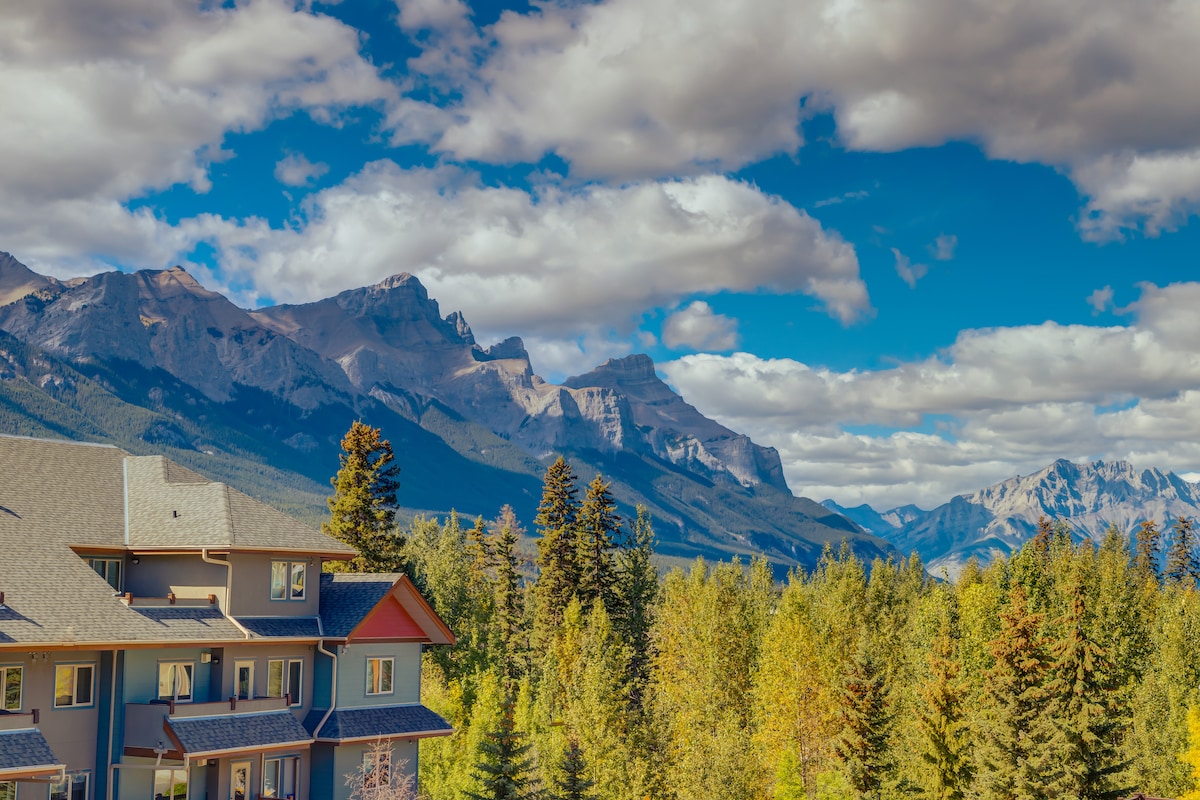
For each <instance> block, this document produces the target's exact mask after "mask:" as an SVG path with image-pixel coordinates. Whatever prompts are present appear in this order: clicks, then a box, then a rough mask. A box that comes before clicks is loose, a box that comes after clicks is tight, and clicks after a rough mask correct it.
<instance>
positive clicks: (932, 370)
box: [660, 283, 1200, 505]
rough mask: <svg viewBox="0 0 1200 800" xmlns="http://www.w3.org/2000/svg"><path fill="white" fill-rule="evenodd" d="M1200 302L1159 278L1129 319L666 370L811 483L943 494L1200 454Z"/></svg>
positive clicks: (814, 491) (861, 497) (837, 491)
mask: <svg viewBox="0 0 1200 800" xmlns="http://www.w3.org/2000/svg"><path fill="white" fill-rule="evenodd" d="M1198 302H1200V283H1180V284H1172V285H1170V286H1165V287H1159V286H1154V285H1149V284H1146V285H1143V286H1142V287H1141V295H1140V297H1139V298H1138V300H1137V301H1135V302H1134V303H1133V304H1132V305H1131V306H1129V307H1128V309H1127V311H1128V312H1129V313H1130V314H1131V315H1132V316H1133V317H1134V318H1135V321H1134V322H1133V323H1132V324H1130V325H1127V326H1109V327H1099V326H1087V325H1059V324H1055V323H1045V324H1042V325H1030V326H1021V327H1012V328H995V329H982V330H973V331H964V332H963V333H961V334H960V335H959V337H958V339H957V340H956V341H955V342H954V344H952V345H951V346H950V347H948V348H946V349H945V350H944V351H942V352H940V353H938V354H937V355H936V356H934V357H931V358H928V359H924V360H920V361H912V362H904V363H901V364H898V365H897V366H895V367H892V368H889V369H880V370H862V371H860V370H853V371H850V372H838V371H834V370H829V369H824V368H820V367H813V366H810V365H807V364H803V363H801V362H798V361H794V360H791V359H763V358H759V357H757V356H754V355H750V354H747V353H734V354H732V355H729V356H720V355H713V354H698V355H689V356H685V357H683V358H680V359H677V360H675V361H672V362H669V363H667V364H663V365H661V366H660V370H661V371H662V372H663V374H664V375H666V376H667V378H668V379H669V380H670V382H671V383H672V385H674V386H675V387H676V388H677V389H678V390H680V391H681V392H682V393H683V395H684V396H685V397H687V398H688V401H689V402H691V403H692V404H694V405H695V406H696V407H697V408H699V409H700V410H701V411H702V412H704V413H705V414H708V415H710V416H713V417H714V418H715V419H717V420H718V421H720V422H722V423H723V424H725V425H728V426H729V427H731V428H733V429H734V430H739V431H744V432H746V433H748V434H750V435H751V436H752V437H754V438H755V439H756V441H759V442H761V443H763V444H768V445H773V446H775V447H777V448H778V449H779V451H780V453H781V455H782V457H783V459H784V464H785V471H786V474H787V476H788V480H789V481H790V483H791V484H792V487H793V489H794V490H796V491H798V492H802V493H804V494H808V495H810V496H812V495H818V496H825V495H830V496H833V497H834V498H835V499H838V500H839V502H842V501H843V498H844V499H845V500H846V501H855V502H864V501H869V502H872V503H878V504H883V505H886V504H888V503H891V504H895V503H900V502H913V501H917V502H920V503H924V504H926V505H929V504H937V503H941V502H945V501H946V500H948V499H949V498H950V496H952V495H953V494H955V493H958V492H963V491H968V490H972V489H975V488H979V487H980V486H983V485H986V484H988V483H991V482H994V481H998V480H1002V479H1004V478H1007V477H1011V476H1012V475H1014V474H1023V473H1026V472H1029V471H1032V470H1034V469H1038V468H1040V467H1043V466H1045V465H1046V464H1047V463H1049V462H1050V461H1052V460H1053V459H1055V458H1061V457H1066V458H1072V459H1081V458H1126V459H1130V460H1132V461H1134V463H1135V464H1139V465H1142V466H1159V467H1164V468H1168V469H1176V470H1178V471H1189V470H1194V469H1196V467H1197V465H1200V402H1198V401H1200V354H1197V352H1196V349H1195V342H1196V341H1197V338H1198V337H1200V321H1197V319H1196V315H1195V314H1194V313H1193V310H1194V309H1195V308H1196V305H1197V303H1198ZM864 430H865V431H869V432H867V433H864V432H863V431H864ZM1193 443H1195V444H1193Z"/></svg>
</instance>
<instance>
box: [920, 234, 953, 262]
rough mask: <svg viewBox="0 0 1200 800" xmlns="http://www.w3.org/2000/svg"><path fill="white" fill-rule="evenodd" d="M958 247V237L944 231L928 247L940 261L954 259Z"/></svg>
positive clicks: (931, 253)
mask: <svg viewBox="0 0 1200 800" xmlns="http://www.w3.org/2000/svg"><path fill="white" fill-rule="evenodd" d="M957 248H958V237H957V236H955V235H953V234H949V233H943V234H941V235H939V236H938V237H937V238H936V239H934V240H933V244H931V245H929V247H928V248H927V249H928V250H929V254H930V255H932V256H933V257H934V258H935V259H937V260H938V261H952V260H953V259H954V251H955V250H956V249H957Z"/></svg>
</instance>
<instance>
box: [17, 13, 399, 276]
mask: <svg viewBox="0 0 1200 800" xmlns="http://www.w3.org/2000/svg"><path fill="white" fill-rule="evenodd" d="M0 41H2V42H3V43H4V44H3V58H2V59H0V108H3V109H4V112H3V113H4V123H3V124H2V125H0V152H3V153H4V158H3V159H0V236H2V237H3V238H4V241H5V243H6V246H7V247H9V248H10V249H13V250H19V251H21V252H30V251H43V250H47V249H51V250H52V249H54V248H56V247H58V248H64V249H65V248H71V249H72V250H73V256H72V257H73V258H79V254H80V253H96V252H102V253H105V254H108V255H109V256H111V257H116V255H117V254H118V253H119V252H121V251H122V250H123V249H126V248H128V249H140V250H144V251H145V252H146V253H147V255H146V256H139V257H135V258H133V259H131V260H130V261H129V262H125V263H131V264H137V263H140V262H141V261H142V259H143V258H146V257H149V254H150V253H151V252H153V251H156V250H157V247H158V244H159V242H160V240H162V239H164V238H165V239H168V240H169V239H178V238H180V234H179V233H177V232H170V231H162V230H159V229H158V226H154V225H149V224H147V220H146V218H144V217H143V216H142V215H140V214H138V213H134V212H129V211H124V210H122V209H121V207H120V206H119V205H117V204H119V203H123V202H125V201H127V200H129V199H130V198H133V197H137V196H139V195H142V194H144V193H146V192H148V191H152V190H155V189H162V188H165V187H168V186H172V185H175V184H180V183H182V184H187V185H190V186H191V187H193V188H194V189H196V190H197V191H200V192H204V191H207V189H208V188H209V180H208V168H209V166H210V165H211V164H212V163H213V162H214V161H219V160H221V159H223V158H227V157H228V156H229V155H230V154H229V153H227V152H225V151H223V150H222V149H221V143H222V141H223V139H224V137H225V134H226V133H227V132H229V131H239V132H245V131H252V130H255V129H258V128H261V127H263V126H264V125H266V124H267V123H268V122H269V121H270V120H271V119H274V118H276V117H278V116H280V115H284V114H288V113H292V112H295V111H298V110H300V111H306V112H307V113H309V114H310V115H311V116H313V117H314V118H316V119H318V120H333V119H335V118H336V117H337V116H338V115H339V114H340V113H341V112H342V111H343V110H344V109H346V108H347V107H348V106H354V105H361V104H371V103H377V104H380V105H381V106H382V105H386V104H387V103H389V102H393V99H394V96H395V94H396V90H395V88H394V87H392V86H391V85H390V84H388V83H387V82H385V81H384V80H382V79H381V78H380V77H379V75H378V74H377V72H376V70H375V68H374V67H373V66H372V65H371V64H370V63H368V62H367V61H365V60H364V59H363V58H362V56H361V55H360V54H359V38H358V32H357V31H355V30H354V29H353V28H350V27H348V26H346V25H343V24H342V23H340V22H338V21H337V20H334V19H333V18H331V17H327V16H323V15H320V14H313V13H310V12H308V11H306V10H303V9H297V8H296V7H295V6H294V4H293V3H291V2H287V1H285V0H255V1H254V2H250V3H244V4H239V5H237V6H235V7H230V8H226V7H222V6H221V4H199V3H164V2H159V1H158V0H96V2H88V3H85V4H79V3H75V2H70V0H41V1H40V2H37V3H5V4H0ZM30 211H32V215H33V216H39V215H40V216H42V217H45V218H46V219H47V220H53V221H54V225H53V227H54V235H53V236H43V235H41V233H40V231H39V232H38V233H36V234H35V233H34V232H33V231H31V230H29V229H26V228H24V227H22V225H21V221H22V219H23V218H24V217H25V216H26V215H27V214H28V213H29V212H30ZM89 214H95V216H96V218H97V219H104V220H106V221H107V222H114V223H115V224H116V227H115V228H114V230H115V231H120V232H122V233H132V234H139V235H140V237H141V238H140V239H138V240H131V241H130V242H128V244H126V245H124V246H118V247H116V248H110V249H107V250H100V251H98V250H97V249H96V245H97V243H98V242H99V241H100V240H103V239H104V238H105V237H104V236H103V233H102V231H100V230H97V227H98V226H97V224H93V223H91V222H89V220H88V217H89ZM69 223H81V224H69ZM37 227H39V228H40V227H41V226H37ZM110 238H116V237H115V236H113V237H110ZM52 240H53V241H55V242H56V244H47V243H48V242H50V241H52ZM161 263H162V262H159V264H158V265H160V266H161Z"/></svg>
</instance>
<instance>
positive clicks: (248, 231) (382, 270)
mask: <svg viewBox="0 0 1200 800" xmlns="http://www.w3.org/2000/svg"><path fill="white" fill-rule="evenodd" d="M305 217H306V219H307V222H305V223H303V224H298V225H296V226H294V227H286V228H272V227H270V226H269V225H267V224H266V223H265V222H264V221H262V220H257V219H249V220H240V221H235V220H227V219H222V218H217V217H211V216H206V217H199V218H196V219H193V220H189V221H185V222H184V223H183V224H182V225H181V227H183V228H184V229H185V230H186V231H187V234H188V236H189V238H190V239H192V240H195V241H208V242H211V243H212V244H213V245H214V246H215V247H216V248H217V251H218V256H219V259H220V263H221V265H222V270H223V274H224V275H226V276H227V280H228V281H229V282H230V283H241V284H247V283H248V284H250V285H255V286H260V287H263V286H272V287H278V292H277V293H276V294H275V296H274V298H273V299H275V300H278V301H305V300H313V299H316V298H320V297H326V296H329V295H331V294H333V293H335V292H338V291H341V290H343V289H346V288H348V287H351V286H359V285H365V284H368V283H372V282H375V281H378V280H380V279H382V278H384V277H386V276H387V275H391V274H394V273H397V272H402V271H407V272H411V273H413V274H415V275H417V276H418V277H419V278H420V279H421V281H422V282H423V283H424V284H425V285H426V286H427V287H428V288H429V290H430V293H431V294H432V295H434V296H435V297H438V298H439V299H441V300H442V301H443V302H445V303H447V304H449V305H451V306H452V307H454V308H461V309H462V310H463V311H464V312H465V313H466V315H467V319H468V320H469V321H470V322H471V324H472V326H474V327H476V328H478V329H479V330H481V331H482V332H485V333H493V334H495V335H509V334H513V333H521V334H522V335H533V336H543V337H547V338H563V337H566V338H574V337H578V336H585V335H588V334H589V333H593V332H596V331H608V330H612V329H617V330H618V331H620V332H622V333H625V334H632V333H633V330H634V329H635V328H636V327H637V325H638V323H639V322H640V318H641V315H642V314H643V313H644V312H645V311H646V310H647V309H650V308H657V307H671V306H674V305H676V304H678V303H679V302H680V301H681V300H682V299H684V298H685V297H687V296H694V295H697V294H710V293H715V292H720V291H725V290H730V291H756V290H760V289H764V288H765V289H767V290H770V291H775V292H780V293H800V294H806V295H809V296H811V297H813V298H815V299H816V300H817V301H818V302H819V303H820V304H821V306H823V308H824V309H825V311H826V312H827V313H829V314H831V315H833V316H834V317H836V318H837V319H839V320H842V321H844V322H852V321H854V320H855V319H857V318H858V317H860V316H861V315H863V314H867V313H870V311H871V308H870V302H869V300H868V297H867V290H866V286H865V284H864V283H863V281H862V279H861V277H860V276H859V269H858V259H857V257H856V255H855V252H854V248H853V247H852V246H851V245H849V244H847V243H846V242H845V241H843V240H842V239H841V238H840V237H839V236H838V235H837V234H836V233H833V232H830V231H826V230H824V229H823V228H822V227H821V225H820V223H818V222H817V221H816V220H814V219H812V218H811V217H809V216H808V215H807V214H805V213H804V212H802V211H799V210H797V209H796V208H794V207H792V206H791V205H789V204H787V203H786V202H784V201H783V200H781V199H780V198H778V197H773V196H771V195H767V194H764V193H763V192H761V191H759V190H758V189H757V188H755V187H754V186H752V185H750V184H747V183H742V182H739V181H734V180H731V179H729V178H725V177H721V176H703V177H699V178H694V179H688V180H676V181H661V182H646V183H634V184H629V185H626V186H622V187H617V188H614V187H604V186H588V187H582V188H577V189H566V188H563V187H560V186H545V187H542V188H540V189H538V190H537V191H535V192H534V193H532V194H531V193H528V192H525V191H521V190H517V189H512V188H504V187H488V186H484V185H482V184H481V183H480V182H479V180H478V177H477V176H476V175H474V174H472V173H467V172H463V171H460V170H455V169H452V168H439V169H432V170H402V169H400V168H399V167H398V166H396V165H395V164H394V163H392V162H390V161H380V162H375V163H373V164H369V165H368V166H367V167H366V168H365V169H364V170H363V171H362V172H361V173H359V174H357V175H355V176H353V177H351V178H350V179H349V180H347V181H346V182H344V183H342V184H339V185H337V186H334V187H330V188H327V189H324V190H322V191H319V192H315V193H313V194H312V195H310V196H309V197H308V198H307V200H306V201H305ZM735 266H736V268H734V267H735ZM242 299H243V301H244V302H254V301H255V298H254V297H243V298H242Z"/></svg>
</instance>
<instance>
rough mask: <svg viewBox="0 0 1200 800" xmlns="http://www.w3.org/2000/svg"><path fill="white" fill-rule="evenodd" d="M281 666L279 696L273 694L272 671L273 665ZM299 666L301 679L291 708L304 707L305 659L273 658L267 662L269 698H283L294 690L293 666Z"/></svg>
mask: <svg viewBox="0 0 1200 800" xmlns="http://www.w3.org/2000/svg"><path fill="white" fill-rule="evenodd" d="M275 664H280V665H281V666H280V673H279V694H272V693H271V670H272V668H273V665H275ZM293 665H299V668H300V678H299V680H298V681H297V683H298V686H297V692H296V695H299V696H293V697H292V702H291V705H290V706H289V707H290V708H295V707H296V706H302V705H304V696H303V695H304V659H303V658H271V659H268V660H267V696H268V697H283V696H284V695H285V694H288V693H289V692H288V691H287V690H288V689H291V688H292V666H293Z"/></svg>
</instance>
